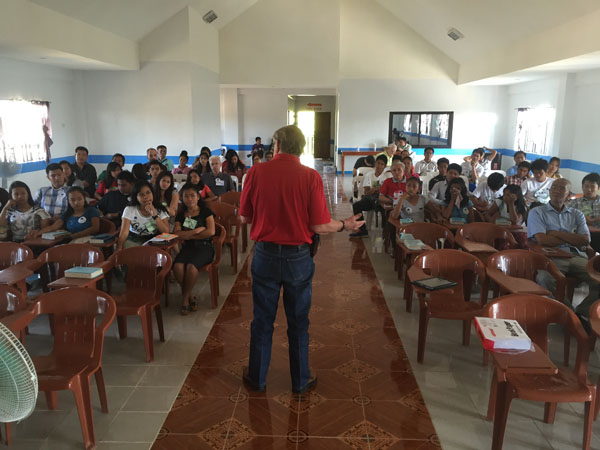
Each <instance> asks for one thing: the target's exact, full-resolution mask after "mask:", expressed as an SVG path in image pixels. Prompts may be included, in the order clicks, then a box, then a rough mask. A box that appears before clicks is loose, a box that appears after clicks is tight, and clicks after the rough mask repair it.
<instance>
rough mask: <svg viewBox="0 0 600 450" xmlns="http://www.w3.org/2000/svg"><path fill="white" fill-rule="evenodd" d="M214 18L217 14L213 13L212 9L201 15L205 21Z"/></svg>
mask: <svg viewBox="0 0 600 450" xmlns="http://www.w3.org/2000/svg"><path fill="white" fill-rule="evenodd" d="M216 18H217V15H216V14H215V12H214V11H213V10H212V9H211V10H210V11H209V12H207V13H206V14H204V15H203V16H202V20H204V21H205V22H206V23H211V22H214V21H215V20H216Z"/></svg>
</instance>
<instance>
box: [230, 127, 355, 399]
mask: <svg viewBox="0 0 600 450" xmlns="http://www.w3.org/2000/svg"><path fill="white" fill-rule="evenodd" d="M273 143H274V153H275V157H274V158H273V160H272V161H271V162H270V163H268V164H258V165H256V166H253V167H252V168H251V169H250V171H249V172H248V175H247V176H246V182H245V184H244V190H243V191H242V198H241V204H240V216H242V220H243V221H245V222H246V223H252V229H251V230H252V231H251V235H250V237H251V239H253V240H254V241H256V247H255V251H254V257H253V259H252V301H253V303H254V319H253V320H252V326H251V331H250V358H249V366H248V367H246V368H244V372H243V379H244V383H245V384H246V385H247V386H248V387H249V388H250V389H252V390H255V391H264V390H265V389H266V384H267V372H268V370H269V363H270V360H271V343H272V338H273V323H274V321H275V314H276V313H277V304H278V302H279V293H280V291H281V288H282V287H283V305H284V308H285V313H286V316H287V321H288V331H287V335H288V342H289V360H290V374H291V378H292V391H293V392H294V393H304V392H306V391H308V390H309V389H311V388H312V387H314V386H315V385H316V382H317V377H316V375H315V374H314V373H313V374H311V371H310V368H309V365H308V325H309V321H308V313H309V311H310V304H311V296H312V278H313V274H314V270H315V265H314V262H313V257H312V256H311V251H310V243H311V242H312V239H313V237H312V236H313V234H314V233H319V234H324V233H331V232H336V231H344V230H345V229H347V230H349V231H356V230H358V228H359V227H360V226H361V225H362V224H363V222H362V221H357V216H351V217H349V218H348V219H345V220H341V221H339V220H331V217H330V215H329V211H328V209H327V203H326V200H325V194H324V191H323V181H322V180H321V177H320V176H319V174H318V173H317V172H316V171H315V170H313V169H310V168H308V167H305V166H303V165H302V164H301V163H300V158H299V157H300V155H301V154H302V151H303V148H304V145H305V143H306V140H305V139H304V135H303V134H302V132H301V131H300V129H299V128H298V127H296V126H294V125H289V126H287V127H283V128H280V129H279V130H277V131H276V132H275V134H274V135H273Z"/></svg>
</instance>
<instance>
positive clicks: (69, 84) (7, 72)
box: [0, 58, 84, 190]
mask: <svg viewBox="0 0 600 450" xmlns="http://www.w3.org/2000/svg"><path fill="white" fill-rule="evenodd" d="M79 92H80V89H79V80H78V77H77V74H76V73H75V72H74V71H72V70H66V69H59V68H55V67H52V66H48V65H44V64H34V63H27V62H22V61H15V60H10V59H3V58H0V99H2V100H9V99H24V100H46V101H49V102H50V119H51V121H52V139H53V141H54V145H52V147H51V153H52V158H53V159H54V158H63V157H67V156H73V154H74V150H75V147H76V146H77V145H79V144H81V143H82V142H83V133H82V128H83V124H84V121H83V120H82V115H81V109H80V105H81V103H80V102H81V98H80V97H79V94H78V93H79ZM45 176H46V174H45V172H43V171H35V172H29V173H23V174H21V175H19V176H18V177H14V178H12V179H10V180H8V182H9V183H10V182H11V181H14V180H15V179H19V180H21V181H24V182H26V183H27V184H28V185H29V186H30V187H31V189H32V190H33V189H36V188H38V187H41V186H42V185H45V184H46V183H47V180H46V178H45Z"/></svg>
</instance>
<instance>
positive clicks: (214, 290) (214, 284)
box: [199, 223, 227, 308]
mask: <svg viewBox="0 0 600 450" xmlns="http://www.w3.org/2000/svg"><path fill="white" fill-rule="evenodd" d="M226 235H227V233H226V231H225V228H223V227H222V226H221V225H219V224H218V223H215V235H214V236H213V246H214V248H215V258H214V259H213V260H212V262H210V263H208V264H206V265H204V266H202V267H201V268H200V269H199V270H200V271H202V272H206V273H208V281H209V283H210V300H211V305H212V307H213V308H216V307H217V306H219V264H220V263H221V253H222V250H223V242H224V241H225V237H226Z"/></svg>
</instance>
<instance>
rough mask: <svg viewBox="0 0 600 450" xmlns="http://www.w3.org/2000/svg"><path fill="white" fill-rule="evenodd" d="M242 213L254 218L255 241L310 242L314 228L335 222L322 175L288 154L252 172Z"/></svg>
mask: <svg viewBox="0 0 600 450" xmlns="http://www.w3.org/2000/svg"><path fill="white" fill-rule="evenodd" d="M239 214H240V216H243V217H247V218H249V219H251V221H252V228H251V231H250V238H251V239H252V240H254V241H257V242H261V241H264V242H273V243H275V244H285V245H301V244H304V243H307V244H308V243H310V242H311V240H312V239H311V236H312V235H313V234H314V233H313V232H312V231H311V229H310V227H311V226H312V225H323V224H326V223H329V222H330V221H331V217H330V216H329V210H328V209H327V203H326V201H325V193H324V191H323V180H321V177H320V175H319V174H318V173H317V171H316V170H313V169H311V168H309V167H306V166H303V165H302V164H301V163H300V159H299V158H298V157H297V156H294V155H289V154H287V153H278V154H277V155H275V157H274V158H273V159H272V160H271V161H269V162H266V163H261V164H256V165H253V166H252V168H251V169H250V170H249V171H248V174H247V175H246V181H245V182H244V190H243V191H242V199H241V201H240V213H239Z"/></svg>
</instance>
